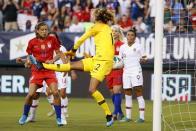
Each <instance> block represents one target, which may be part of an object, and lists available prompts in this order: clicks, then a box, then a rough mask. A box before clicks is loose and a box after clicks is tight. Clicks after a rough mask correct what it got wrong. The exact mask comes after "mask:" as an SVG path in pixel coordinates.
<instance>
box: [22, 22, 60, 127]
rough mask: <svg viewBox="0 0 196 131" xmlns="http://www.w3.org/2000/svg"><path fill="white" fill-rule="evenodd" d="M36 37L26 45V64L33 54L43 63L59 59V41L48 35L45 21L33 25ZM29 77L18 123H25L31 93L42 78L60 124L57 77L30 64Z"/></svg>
mask: <svg viewBox="0 0 196 131" xmlns="http://www.w3.org/2000/svg"><path fill="white" fill-rule="evenodd" d="M35 33H36V37H35V38H33V39H32V40H30V41H29V43H28V47H27V50H26V51H27V53H28V56H27V62H26V63H25V65H26V66H29V65H30V60H29V55H34V57H35V58H36V59H38V60H40V61H43V62H45V63H49V64H51V63H54V62H55V61H56V60H58V59H59V55H60V53H61V52H60V50H59V48H60V43H59V42H58V41H57V39H56V38H55V37H52V36H48V25H47V24H46V23H45V22H40V23H38V24H37V25H36V27H35ZM54 51H55V52H56V54H57V55H56V56H55V57H53V53H54ZM31 73H32V74H31V79H30V87H29V93H28V95H27V96H26V99H25V105H24V113H23V116H22V117H21V119H20V120H19V124H21V125H23V124H25V121H26V120H27V116H28V113H29V110H30V107H31V104H32V99H33V95H34V94H35V92H36V90H37V89H38V88H40V87H42V86H43V84H42V83H43V80H45V81H46V83H47V85H48V87H49V88H50V90H51V91H52V94H53V96H54V108H55V111H56V120H57V124H58V125H59V126H62V125H63V124H62V122H61V99H60V96H59V93H58V87H57V79H56V74H55V72H54V71H49V70H45V69H42V70H40V71H37V70H36V67H35V66H34V65H32V67H31Z"/></svg>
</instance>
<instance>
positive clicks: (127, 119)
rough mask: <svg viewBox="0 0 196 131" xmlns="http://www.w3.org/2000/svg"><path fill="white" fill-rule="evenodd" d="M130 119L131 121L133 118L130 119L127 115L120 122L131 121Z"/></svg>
mask: <svg viewBox="0 0 196 131" xmlns="http://www.w3.org/2000/svg"><path fill="white" fill-rule="evenodd" d="M130 121H131V119H129V118H127V117H125V118H124V119H122V120H120V122H130Z"/></svg>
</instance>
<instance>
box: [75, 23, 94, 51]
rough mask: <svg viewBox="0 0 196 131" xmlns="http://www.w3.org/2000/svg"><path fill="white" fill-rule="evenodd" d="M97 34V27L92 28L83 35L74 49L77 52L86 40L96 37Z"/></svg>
mask: <svg viewBox="0 0 196 131" xmlns="http://www.w3.org/2000/svg"><path fill="white" fill-rule="evenodd" d="M96 32H97V30H96V26H95V25H94V26H93V27H92V28H90V29H89V30H88V31H87V32H86V33H85V34H83V35H82V36H81V37H80V39H79V40H78V41H77V42H76V43H75V45H74V49H76V50H77V49H78V48H79V47H80V46H81V45H82V43H83V42H84V41H85V40H86V39H88V38H89V37H91V36H93V35H95V34H96Z"/></svg>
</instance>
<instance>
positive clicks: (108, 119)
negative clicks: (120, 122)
mask: <svg viewBox="0 0 196 131" xmlns="http://www.w3.org/2000/svg"><path fill="white" fill-rule="evenodd" d="M106 119H107V123H106V126H107V127H109V126H111V125H112V124H113V123H114V121H113V120H112V115H107V116H106Z"/></svg>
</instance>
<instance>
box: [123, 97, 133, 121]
mask: <svg viewBox="0 0 196 131" xmlns="http://www.w3.org/2000/svg"><path fill="white" fill-rule="evenodd" d="M125 108H126V115H127V116H126V117H127V118H129V119H131V110H132V96H128V95H125Z"/></svg>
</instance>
